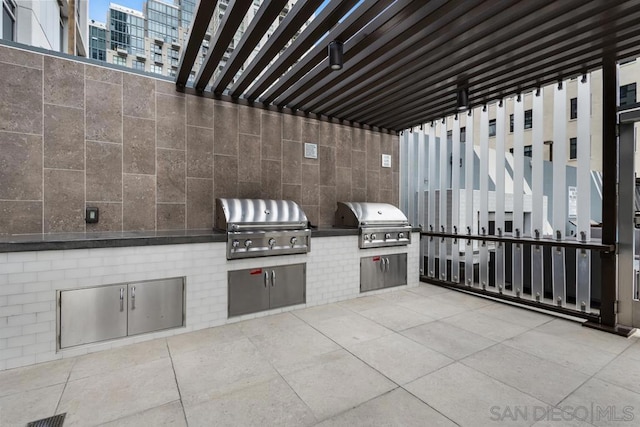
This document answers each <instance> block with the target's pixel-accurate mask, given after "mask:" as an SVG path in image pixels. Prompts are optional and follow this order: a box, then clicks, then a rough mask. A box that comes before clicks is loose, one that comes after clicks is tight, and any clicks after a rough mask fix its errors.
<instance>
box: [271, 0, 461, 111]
mask: <svg viewBox="0 0 640 427" xmlns="http://www.w3.org/2000/svg"><path fill="white" fill-rule="evenodd" d="M446 3H447V2H446V0H434V1H430V2H427V3H423V2H415V1H413V2H408V4H406V7H405V8H403V9H401V10H397V13H396V14H394V15H393V16H391V13H387V14H384V15H381V16H379V17H378V18H377V19H376V20H375V21H372V22H370V23H369V24H368V25H367V26H366V27H365V28H363V30H362V32H363V33H364V34H366V35H367V36H366V37H365V38H364V39H362V40H360V41H358V42H355V43H354V42H351V41H347V42H346V43H345V46H344V61H345V68H344V69H343V70H342V71H341V72H339V73H335V72H333V71H331V69H330V68H329V67H328V60H327V59H326V58H325V59H323V61H322V62H321V63H319V64H318V65H316V66H315V67H314V68H313V70H311V71H309V72H308V73H307V74H306V75H305V76H304V78H303V79H300V80H298V81H297V82H295V83H293V85H289V86H288V87H287V88H286V90H284V92H282V93H281V94H280V95H279V96H277V97H276V98H275V101H274V102H275V104H277V105H280V106H285V105H286V106H296V107H297V105H295V102H292V101H293V100H294V99H296V98H298V97H299V96H301V95H302V94H303V93H304V92H305V91H307V90H308V89H310V88H311V87H313V86H315V85H316V83H317V82H318V81H320V80H321V79H323V78H325V77H327V76H328V75H330V74H334V75H335V74H342V73H343V72H345V71H346V70H347V64H348V63H349V61H350V59H351V58H352V57H354V56H355V55H357V54H358V53H360V52H363V51H367V52H370V54H372V55H375V54H376V52H378V51H377V48H376V47H375V45H376V43H377V44H378V45H380V44H382V43H383V42H381V40H386V39H389V38H393V37H394V36H395V35H398V34H400V33H402V32H404V31H408V30H409V29H411V28H413V30H414V31H418V29H417V25H418V23H419V22H420V21H421V20H422V19H423V18H424V17H426V16H429V15H431V14H432V13H433V12H434V11H436V10H437V9H438V8H439V7H442V6H444V5H445V4H446ZM449 7H451V6H449ZM414 27H415V28H414ZM333 39H334V38H333V37H329V40H333Z"/></svg>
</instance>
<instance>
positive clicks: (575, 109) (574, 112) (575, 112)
mask: <svg viewBox="0 0 640 427" xmlns="http://www.w3.org/2000/svg"><path fill="white" fill-rule="evenodd" d="M570 102H571V112H570V115H569V118H570V119H577V118H578V98H571V100H570Z"/></svg>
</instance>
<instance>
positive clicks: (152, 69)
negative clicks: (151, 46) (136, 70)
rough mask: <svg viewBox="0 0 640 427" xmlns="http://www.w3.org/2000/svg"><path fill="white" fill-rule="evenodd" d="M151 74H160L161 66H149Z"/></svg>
mask: <svg viewBox="0 0 640 427" xmlns="http://www.w3.org/2000/svg"><path fill="white" fill-rule="evenodd" d="M151 72H152V73H156V74H162V65H155V64H151Z"/></svg>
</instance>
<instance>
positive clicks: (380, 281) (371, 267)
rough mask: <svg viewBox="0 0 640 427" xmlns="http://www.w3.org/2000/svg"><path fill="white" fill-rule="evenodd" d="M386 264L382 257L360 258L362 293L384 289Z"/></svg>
mask: <svg viewBox="0 0 640 427" xmlns="http://www.w3.org/2000/svg"><path fill="white" fill-rule="evenodd" d="M384 270H385V262H384V261H383V257H381V256H371V257H366V258H360V292H366V291H373V290H375V289H381V288H383V287H384Z"/></svg>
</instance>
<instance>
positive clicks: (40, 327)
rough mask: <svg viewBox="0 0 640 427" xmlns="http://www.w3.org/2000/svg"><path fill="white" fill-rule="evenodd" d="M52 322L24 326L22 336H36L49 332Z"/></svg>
mask: <svg viewBox="0 0 640 427" xmlns="http://www.w3.org/2000/svg"><path fill="white" fill-rule="evenodd" d="M53 325H54V324H53V322H41V323H33V324H31V325H24V326H23V327H22V333H23V334H24V335H28V334H38V333H41V332H49V331H51V330H52V327H53Z"/></svg>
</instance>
